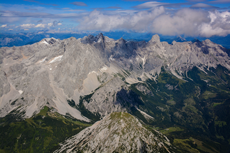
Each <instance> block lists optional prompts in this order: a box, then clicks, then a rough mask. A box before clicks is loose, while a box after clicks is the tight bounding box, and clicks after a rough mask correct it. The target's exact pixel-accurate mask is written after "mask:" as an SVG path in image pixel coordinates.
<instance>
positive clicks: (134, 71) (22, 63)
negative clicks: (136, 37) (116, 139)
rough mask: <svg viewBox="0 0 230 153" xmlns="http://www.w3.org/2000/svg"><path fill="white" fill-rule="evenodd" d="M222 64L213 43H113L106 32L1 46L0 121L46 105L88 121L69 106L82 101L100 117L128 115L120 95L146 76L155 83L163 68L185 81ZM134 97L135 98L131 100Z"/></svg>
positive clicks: (228, 62) (227, 62) (229, 63)
mask: <svg viewBox="0 0 230 153" xmlns="http://www.w3.org/2000/svg"><path fill="white" fill-rule="evenodd" d="M217 65H222V66H224V67H226V68H227V69H229V70H230V58H229V56H228V54H227V53H226V50H225V49H224V48H223V47H222V46H220V45H218V44H214V43H212V42H211V41H210V40H205V41H203V42H195V43H192V42H173V44H172V45H171V44H168V43H167V42H160V37H159V36H158V35H154V36H153V37H152V39H151V40H150V41H149V42H133V41H126V40H124V39H122V38H121V39H119V40H113V39H110V38H108V37H106V36H103V35H102V34H99V35H98V36H96V37H94V36H88V37H84V38H82V39H75V38H73V37H72V38H69V39H65V40H57V39H55V38H49V39H48V38H46V39H43V40H42V41H40V42H38V43H35V44H32V45H26V46H21V47H11V48H8V47H2V48H0V76H1V78H0V96H1V97H0V117H3V116H5V115H7V114H8V113H9V112H10V111H12V110H14V109H18V110H19V111H21V112H25V116H24V117H30V116H32V115H33V114H35V113H37V112H39V110H40V109H41V108H43V107H44V106H45V105H46V106H48V107H52V108H54V109H55V110H56V111H58V112H59V113H61V114H63V115H65V114H67V113H68V114H70V115H71V116H73V117H74V118H77V119H79V120H84V121H90V119H89V118H87V117H85V116H84V115H82V113H81V112H80V111H79V110H78V109H76V108H73V107H71V106H70V105H69V104H68V102H67V100H73V101H74V102H75V105H76V106H78V105H79V102H80V99H81V97H83V96H85V95H89V94H91V98H90V99H88V100H85V99H83V100H82V103H83V105H84V107H85V108H86V109H88V110H89V111H90V112H92V113H99V114H100V115H101V116H102V117H103V116H106V115H107V114H109V113H111V112H114V111H123V112H125V111H126V108H125V107H124V104H122V103H121V102H120V101H118V100H117V97H116V95H117V93H118V92H120V90H121V89H126V88H127V87H128V86H129V85H131V84H133V83H137V82H140V81H144V80H146V79H148V78H150V79H154V80H157V77H158V75H159V73H160V72H161V68H162V67H164V69H165V70H166V71H168V72H170V73H171V74H173V75H174V76H176V77H177V78H180V79H183V77H184V76H185V75H186V72H187V71H188V70H190V69H191V68H192V67H194V66H196V67H198V68H199V69H200V70H203V71H205V70H204V69H209V68H212V67H214V68H215V67H216V66H217ZM130 97H132V96H130Z"/></svg>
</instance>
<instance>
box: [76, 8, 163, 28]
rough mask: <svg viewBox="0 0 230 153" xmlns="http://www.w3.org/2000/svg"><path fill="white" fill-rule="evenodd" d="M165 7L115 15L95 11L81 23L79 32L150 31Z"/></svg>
mask: <svg viewBox="0 0 230 153" xmlns="http://www.w3.org/2000/svg"><path fill="white" fill-rule="evenodd" d="M164 12H165V10H164V7H158V8H156V9H154V10H152V11H140V12H137V13H133V11H132V12H126V13H124V12H120V13H118V12H116V13H114V14H104V13H102V12H100V11H97V10H94V11H93V12H91V13H90V14H89V16H85V17H83V18H82V20H79V21H80V25H79V26H78V28H79V30H101V31H110V30H134V31H141V32H145V31H149V25H150V24H151V23H152V21H153V20H154V19H155V18H156V17H157V16H159V15H161V14H162V13H164Z"/></svg>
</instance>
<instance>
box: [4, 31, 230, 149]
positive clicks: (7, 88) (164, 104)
mask: <svg viewBox="0 0 230 153" xmlns="http://www.w3.org/2000/svg"><path fill="white" fill-rule="evenodd" d="M180 40H181V41H182V40H183V39H181V38H180ZM183 41H184V40H183ZM183 41H182V42H176V41H173V42H172V43H171V44H169V43H168V42H166V41H163V42H161V41H160V37H159V36H158V35H153V36H152V38H151V39H150V40H149V41H148V42H146V41H132V40H124V39H123V38H120V39H118V40H114V39H112V38H109V37H107V36H104V35H103V34H101V33H100V34H98V35H96V36H93V35H89V36H85V37H83V38H79V39H76V38H75V37H70V38H68V39H63V40H60V39H55V38H44V39H42V40H41V41H39V42H37V43H34V44H31V45H25V46H20V47H15V46H14V47H2V48H0V75H1V77H0V86H1V87H0V117H1V118H0V129H1V130H0V131H1V132H0V135H1V137H3V138H4V141H2V142H0V149H1V150H0V151H5V152H23V151H26V152H27V151H29V152H31V151H32V152H39V151H40V152H41V150H42V152H53V151H54V152H66V151H67V152H69V151H70V152H80V151H82V152H227V151H228V148H229V145H230V132H229V129H230V113H229V109H230V57H229V50H228V49H226V48H224V47H223V46H221V45H219V44H216V43H213V42H212V41H210V40H209V39H206V40H204V41H184V42H183ZM57 125H58V126H59V127H60V128H58V127H57ZM28 131H29V134H28V133H27V132H28ZM42 133H44V134H42ZM67 138H68V139H67ZM38 142H43V143H39V144H38ZM12 146H14V147H12Z"/></svg>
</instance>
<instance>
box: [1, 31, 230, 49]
mask: <svg viewBox="0 0 230 153" xmlns="http://www.w3.org/2000/svg"><path fill="white" fill-rule="evenodd" d="M98 33H99V32H94V33H46V32H36V33H17V34H12V33H2V34H0V47H13V46H23V45H28V44H33V43H36V42H39V41H41V40H42V39H44V38H51V37H54V38H56V39H61V40H63V39H67V38H69V37H75V38H82V37H84V36H87V35H89V34H91V35H94V36H96V35H97V34H98ZM103 34H104V35H106V36H108V37H110V38H113V39H115V40H117V39H120V38H123V39H125V40H132V41H149V40H150V39H151V37H152V35H153V34H152V33H135V32H123V31H116V32H104V33H103ZM160 37H161V41H166V42H168V43H169V44H171V43H172V42H173V41H176V42H185V41H193V40H199V41H203V40H205V39H207V38H204V37H182V36H164V35H160ZM208 39H210V40H211V41H212V42H214V43H217V44H220V45H222V46H223V47H225V48H228V49H230V43H229V42H230V35H228V36H225V37H220V36H213V37H210V38H208Z"/></svg>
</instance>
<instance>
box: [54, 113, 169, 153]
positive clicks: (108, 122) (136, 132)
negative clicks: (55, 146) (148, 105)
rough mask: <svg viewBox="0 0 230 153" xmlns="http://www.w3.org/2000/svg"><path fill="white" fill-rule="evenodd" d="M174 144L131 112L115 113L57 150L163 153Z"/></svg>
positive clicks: (67, 141)
mask: <svg viewBox="0 0 230 153" xmlns="http://www.w3.org/2000/svg"><path fill="white" fill-rule="evenodd" d="M170 147H171V144H170V142H169V140H168V138H167V137H165V136H164V135H163V134H161V133H159V132H158V131H154V132H150V131H149V130H147V129H146V128H145V127H143V125H142V124H141V123H140V122H139V121H138V119H136V118H135V117H134V116H132V115H130V114H128V113H125V112H114V113H111V114H109V115H108V116H106V117H104V118H103V120H101V121H98V122H96V123H95V124H94V125H92V126H91V127H89V128H86V129H85V130H83V131H81V132H80V133H79V134H77V135H75V136H73V137H72V138H70V139H68V140H66V141H65V142H64V143H63V144H62V145H61V149H59V150H57V151H55V152H56V153H57V152H66V151H67V152H74V151H83V152H159V151H161V152H162V151H163V150H164V151H166V150H168V148H170Z"/></svg>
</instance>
